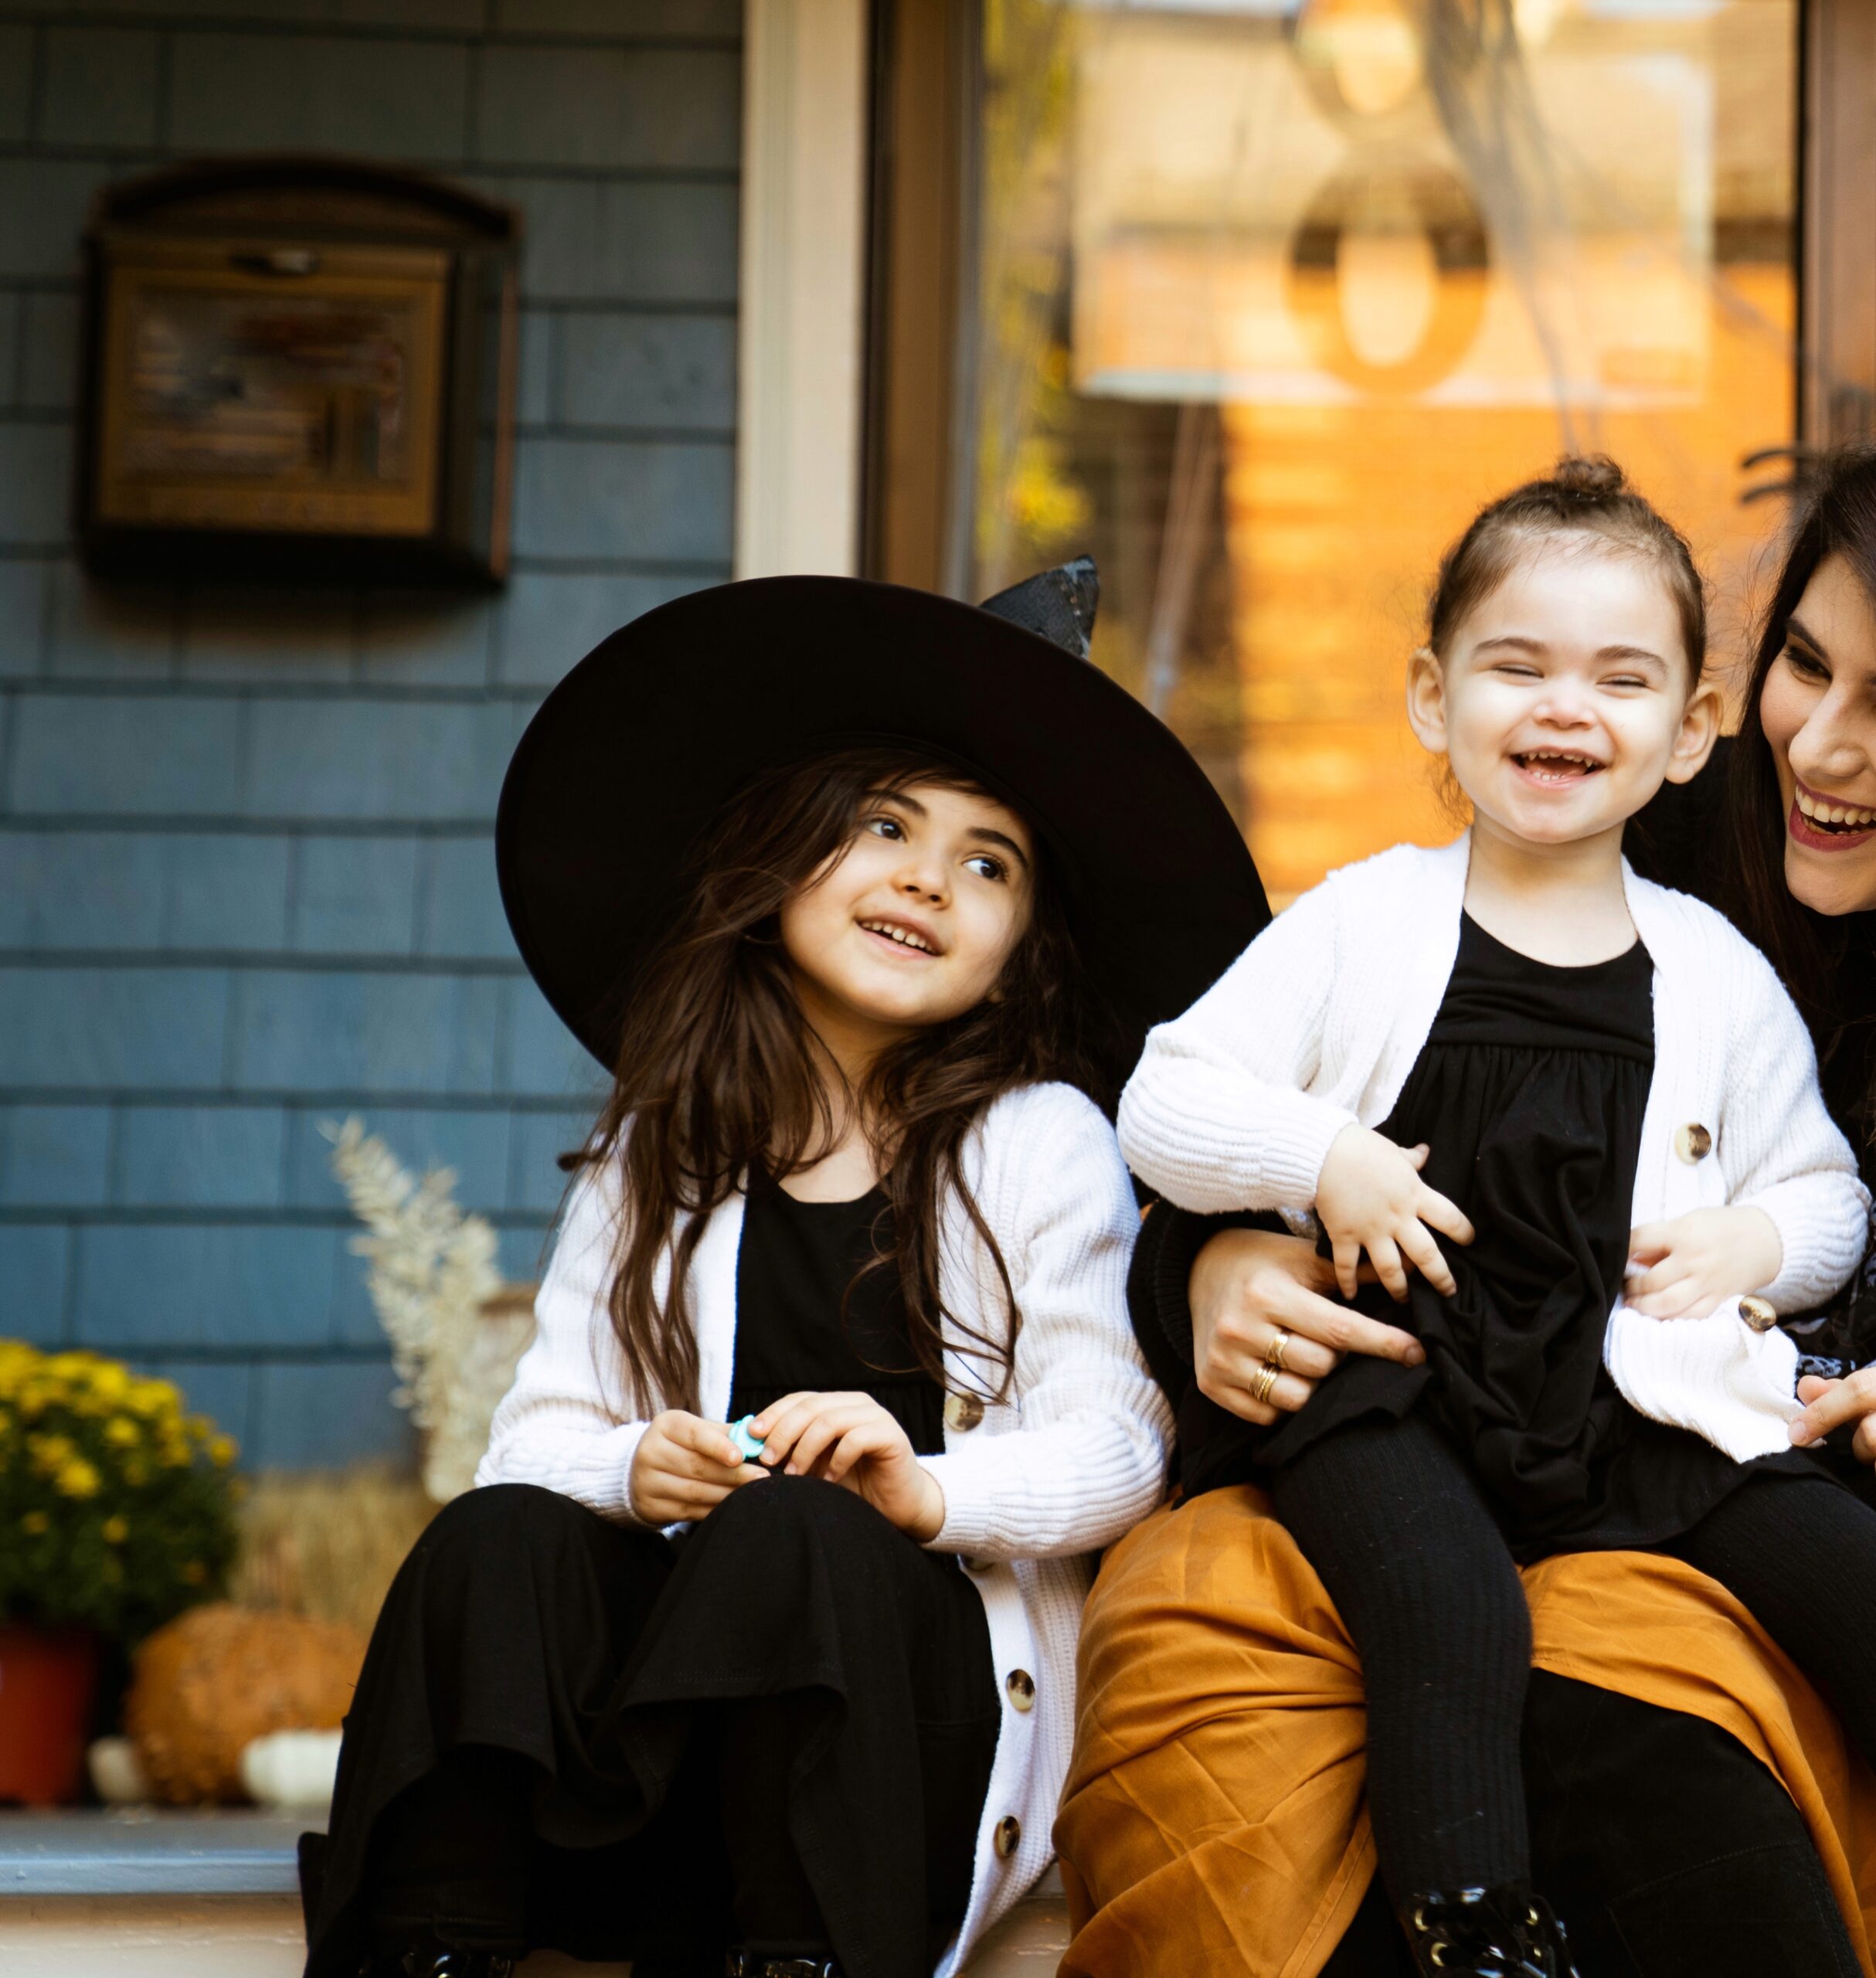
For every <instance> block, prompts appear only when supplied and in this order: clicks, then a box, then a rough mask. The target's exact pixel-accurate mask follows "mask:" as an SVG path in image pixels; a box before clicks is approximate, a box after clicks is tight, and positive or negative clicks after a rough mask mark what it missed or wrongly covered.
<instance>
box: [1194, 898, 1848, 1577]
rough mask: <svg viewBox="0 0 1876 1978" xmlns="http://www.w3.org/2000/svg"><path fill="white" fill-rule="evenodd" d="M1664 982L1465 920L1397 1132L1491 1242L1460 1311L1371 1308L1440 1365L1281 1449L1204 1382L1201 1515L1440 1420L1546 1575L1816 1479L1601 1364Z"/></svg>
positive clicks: (1390, 1373) (1346, 1369)
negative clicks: (1297, 1463) (1741, 1445)
mask: <svg viewBox="0 0 1876 1978" xmlns="http://www.w3.org/2000/svg"><path fill="white" fill-rule="evenodd" d="M1653 974H1654V970H1653V962H1652V961H1651V960H1650V957H1649V955H1648V952H1647V950H1646V949H1645V948H1644V947H1642V946H1641V944H1640V943H1639V942H1637V943H1636V945H1635V946H1634V947H1631V948H1630V949H1629V950H1627V952H1626V953H1623V954H1620V955H1618V956H1616V957H1615V958H1614V959H1613V960H1610V961H1605V962H1597V963H1594V964H1591V965H1589V967H1581V968H1560V967H1553V966H1551V965H1550V964H1547V963H1544V962H1540V961H1534V960H1531V958H1530V957H1528V956H1525V955H1521V954H1519V953H1517V952H1516V950H1513V949H1511V948H1508V947H1506V946H1505V945H1504V943H1502V942H1500V941H1499V940H1495V939H1494V937H1493V936H1491V935H1490V934H1489V933H1487V932H1486V930H1485V929H1484V928H1483V927H1482V926H1480V924H1479V923H1477V921H1476V920H1474V919H1473V918H1472V917H1471V916H1470V914H1468V915H1466V916H1464V917H1463V919H1462V921H1461V923H1460V943H1459V953H1458V956H1457V958H1456V961H1455V964H1454V966H1453V974H1452V977H1451V980H1450V981H1449V983H1448V984H1447V986H1446V994H1445V996H1444V997H1443V999H1442V1001H1441V1003H1440V1006H1439V1014H1437V1015H1436V1017H1435V1018H1434V1020H1433V1025H1432V1030H1431V1031H1429V1035H1428V1037H1427V1040H1426V1045H1425V1047H1424V1048H1422V1051H1421V1053H1420V1055H1419V1058H1418V1059H1416V1060H1415V1063H1414V1066H1413V1069H1412V1071H1411V1072H1409V1074H1408V1076H1407V1080H1406V1082H1405V1085H1404V1086H1402V1089H1401V1093H1400V1096H1399V1099H1398V1100H1397V1101H1396V1102H1395V1106H1394V1110H1393V1111H1392V1113H1390V1114H1389V1116H1388V1118H1387V1120H1385V1121H1384V1122H1383V1123H1382V1127H1381V1128H1380V1131H1381V1132H1382V1133H1383V1134H1384V1135H1385V1137H1387V1138H1388V1139H1389V1140H1393V1141H1395V1143H1396V1144H1399V1145H1400V1146H1402V1147H1412V1146H1415V1145H1417V1144H1419V1143H1420V1142H1422V1141H1424V1142H1426V1144H1428V1146H1429V1147H1431V1149H1432V1154H1431V1156H1430V1157H1429V1161H1428V1164H1427V1166H1426V1171H1425V1174H1426V1181H1427V1183H1428V1184H1429V1186H1430V1187H1432V1188H1436V1189H1438V1190H1439V1192H1440V1193H1441V1194H1442V1195H1446V1196H1448V1197H1449V1198H1450V1199H1451V1200H1453V1201H1456V1203H1458V1205H1460V1208H1462V1209H1463V1210H1464V1211H1465V1212H1466V1215H1467V1216H1468V1217H1469V1218H1470V1219H1471V1222H1472V1224H1473V1229H1474V1230H1475V1232H1477V1235H1476V1240H1475V1241H1474V1242H1473V1243H1472V1244H1470V1246H1460V1245H1459V1244H1456V1243H1451V1242H1446V1240H1445V1239H1440V1248H1441V1249H1442V1251H1443V1253H1444V1255H1445V1256H1446V1259H1447V1261H1448V1263H1449V1264H1450V1266H1451V1267H1452V1270H1453V1277H1454V1280H1455V1281H1456V1284H1457V1286H1458V1290H1457V1295H1456V1296H1455V1297H1452V1298H1449V1299H1448V1298H1443V1297H1441V1296H1440V1295H1439V1293H1437V1292H1436V1291H1435V1290H1433V1289H1432V1286H1430V1285H1429V1284H1428V1283H1426V1280H1424V1279H1423V1278H1422V1277H1421V1276H1419V1274H1418V1273H1409V1280H1408V1282H1409V1286H1410V1294H1409V1302H1408V1303H1407V1304H1406V1305H1405V1306H1399V1305H1396V1304H1395V1303H1394V1302H1393V1300H1392V1299H1390V1298H1389V1297H1388V1295H1387V1293H1385V1291H1383V1290H1381V1289H1380V1288H1379V1287H1378V1286H1371V1287H1367V1288H1365V1290H1363V1292H1362V1293H1361V1297H1360V1299H1359V1300H1358V1303H1359V1304H1360V1305H1361V1308H1362V1309H1363V1310H1366V1311H1368V1312H1369V1313H1371V1314H1372V1315H1373V1316H1374V1317H1376V1318H1378V1319H1382V1320H1385V1321H1386V1322H1388V1323H1389V1324H1394V1325H1398V1326H1401V1327H1404V1328H1405V1330H1407V1331H1410V1332H1412V1333H1413V1334H1415V1336H1416V1337H1418V1338H1419V1341H1421V1343H1422V1345H1424V1346H1425V1348H1426V1362H1425V1364H1424V1365H1422V1366H1419V1367H1402V1366H1400V1365H1398V1364H1396V1363H1395V1361H1391V1360H1379V1359H1374V1358H1369V1357H1367V1356H1365V1355H1351V1357H1350V1358H1348V1360H1346V1361H1344V1363H1343V1364H1342V1365H1341V1366H1340V1367H1338V1368H1337V1369H1336V1371H1335V1372H1334V1374H1333V1375H1331V1376H1330V1377H1329V1378H1328V1379H1327V1380H1325V1381H1324V1382H1322V1383H1321V1385H1320V1386H1319V1387H1318V1388H1317V1390H1316V1392H1315V1393H1314V1395H1313V1396H1312V1397H1311V1399H1310V1401H1309V1402H1307V1405H1305V1406H1304V1407H1303V1408H1302V1409H1300V1411H1299V1412H1297V1413H1296V1414H1294V1415H1292V1416H1286V1417H1285V1418H1283V1419H1282V1420H1280V1421H1279V1422H1276V1423H1273V1424H1272V1425H1271V1426H1269V1428H1267V1429H1255V1428H1250V1427H1249V1426H1247V1425H1246V1424H1243V1423H1242V1422H1239V1421H1238V1419H1237V1418H1236V1417H1235V1416H1230V1415H1229V1414H1227V1413H1226V1412H1225V1411H1224V1410H1223V1409H1219V1408H1218V1407H1217V1406H1216V1405H1215V1404H1214V1403H1212V1402H1209V1401H1208V1400H1206V1399H1205V1397H1204V1396H1203V1395H1200V1394H1199V1393H1198V1388H1197V1385H1196V1384H1195V1385H1193V1387H1192V1388H1191V1390H1190V1392H1189V1394H1188V1401H1187V1404H1186V1406H1185V1407H1184V1409H1183V1410H1182V1411H1181V1422H1180V1431H1181V1445H1182V1450H1183V1451H1184V1472H1183V1473H1184V1478H1185V1482H1186V1487H1187V1490H1188V1494H1191V1493H1196V1492H1198V1491H1200V1490H1210V1489H1215V1488H1217V1487H1218V1486H1219V1485H1221V1484H1228V1483H1240V1482H1243V1481H1246V1480H1249V1479H1250V1478H1252V1477H1256V1475H1257V1474H1259V1472H1262V1471H1267V1470H1272V1469H1276V1468H1280V1467H1282V1466H1283V1464H1285V1463H1288V1462H1290V1461H1291V1460H1293V1458H1295V1457H1296V1456H1298V1455H1299V1454H1300V1453H1301V1452H1302V1451H1303V1450H1306V1449H1307V1448H1309V1447H1310V1446H1311V1445H1312V1444H1313V1443H1316V1442H1317V1441H1319V1440H1320V1439H1321V1438H1322V1437H1323V1436H1326V1435H1328V1434H1331V1433H1333V1432H1334V1430H1335V1429H1337V1428H1339V1427H1340V1426H1342V1425H1343V1424H1344V1423H1345V1422H1351V1421H1354V1420H1356V1419H1361V1418H1372V1417H1374V1416H1393V1417H1395V1419H1399V1418H1400V1417H1402V1416H1405V1414H1406V1413H1407V1412H1409V1410H1410V1409H1428V1410H1429V1411H1430V1412H1432V1416H1434V1419H1436V1421H1437V1422H1439V1425H1440V1426H1441V1427H1442V1428H1443V1429H1445V1431H1446V1433H1447V1434H1448V1435H1449V1436H1450V1437H1451V1438H1452V1439H1453V1442H1454V1443H1455V1444H1456V1446H1458V1448H1459V1449H1460V1450H1462V1451H1463V1453H1465V1455H1466V1459H1467V1460H1468V1462H1469V1463H1470V1465H1471V1467H1472V1468H1473V1471H1474V1473H1476V1474H1477V1476H1478V1477H1479V1479H1480V1481H1481V1483H1482V1484H1483V1485H1484V1487H1485V1490H1486V1495H1487V1500H1488V1501H1489V1502H1490V1504H1491V1505H1492V1506H1493V1508H1494V1512H1495V1514H1497V1517H1498V1519H1499V1521H1500V1525H1501V1527H1502V1528H1503V1530H1504V1533H1505V1536H1506V1538H1507V1542H1508V1543H1509V1544H1510V1545H1511V1548H1512V1551H1514V1554H1515V1555H1517V1557H1518V1558H1521V1559H1526V1560H1529V1559H1534V1558H1542V1557H1544V1556H1545V1555H1546V1554H1547V1553H1550V1552H1555V1551H1592V1550H1600V1549H1618V1548H1625V1547H1630V1546H1645V1545H1657V1544H1660V1543H1661V1542H1662V1541H1665V1540H1667V1539H1669V1538H1674V1537H1675V1536H1677V1535H1678V1534H1681V1533H1682V1532H1684V1531H1687V1530H1688V1529H1690V1528H1691V1527H1692V1526H1693V1525H1694V1524H1698V1522H1699V1521H1700V1520H1701V1517H1704V1515H1705V1514H1706V1513H1707V1512H1708V1511H1711V1509H1712V1508H1713V1507H1714V1506H1715V1504H1718V1502H1719V1501H1720V1500H1721V1498H1723V1497H1725V1496H1726V1495H1727V1494H1728V1493H1729V1492H1730V1491H1732V1490H1734V1489H1735V1488H1737V1487H1738V1484H1739V1483H1740V1482H1741V1481H1742V1480H1743V1479H1744V1478H1745V1477H1748V1476H1749V1475H1751V1474H1752V1472H1753V1471H1754V1470H1757V1469H1762V1468H1766V1467H1772V1468H1776V1469H1783V1470H1790V1471H1792V1472H1793V1473H1795V1474H1799V1475H1804V1474H1808V1473H1811V1471H1812V1469H1813V1466H1812V1464H1811V1462H1810V1458H1809V1457H1807V1456H1806V1455H1805V1454H1804V1453H1803V1451H1801V1450H1790V1451H1788V1452H1781V1453H1779V1454H1778V1455H1776V1456H1768V1457H1764V1458H1761V1459H1759V1460H1757V1461H1755V1462H1754V1463H1735V1462H1734V1461H1733V1460H1732V1458H1731V1457H1730V1456H1726V1455H1725V1454H1724V1453H1722V1452H1721V1451H1720V1450H1717V1449H1715V1448H1714V1447H1713V1446H1712V1445H1711V1443H1707V1442H1705V1441H1703V1440H1702V1439H1701V1438H1700V1437H1699V1436H1695V1435H1693V1434H1691V1433H1688V1432H1687V1431H1686V1430H1684V1429H1674V1428H1670V1427H1669V1426H1667V1425H1665V1424H1664V1423H1661V1422H1654V1421H1652V1420H1650V1419H1649V1418H1647V1416H1642V1415H1640V1414H1637V1413H1636V1411H1635V1410H1634V1409H1632V1408H1630V1406H1629V1405H1628V1404H1627V1403H1626V1402H1625V1401H1623V1399H1622V1397H1621V1395H1619V1393H1618V1392H1617V1391H1616V1386H1615V1383H1614V1382H1613V1381H1612V1380H1611V1379H1610V1378H1609V1374H1608V1371H1607V1370H1606V1368H1604V1366H1603V1365H1602V1340H1603V1333H1604V1330H1605V1328H1606V1325H1607V1323H1608V1315H1609V1310H1610V1309H1611V1308H1612V1307H1613V1305H1614V1303H1615V1302H1616V1297H1617V1296H1618V1294H1619V1292H1620V1290H1621V1286H1622V1279H1623V1268H1624V1266H1625V1264H1626V1261H1627V1256H1628V1239H1629V1232H1630V1216H1631V1213H1632V1207H1633V1195H1634V1180H1635V1173H1636V1166H1637V1164H1638V1162H1639V1160H1640V1149H1641V1131H1642V1119H1643V1113H1644V1112H1645V1111H1646V1110H1647V1102H1648V1089H1649V1084H1650V1079H1651V1078H1652V1076H1653V1069H1654V1007H1653ZM1188 1438H1189V1439H1188Z"/></svg>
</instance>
